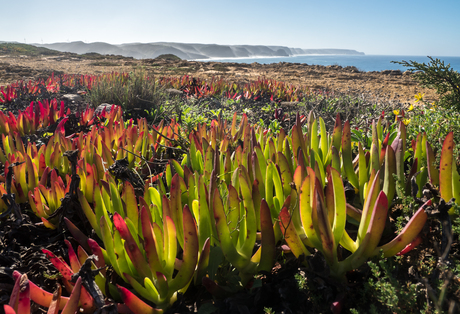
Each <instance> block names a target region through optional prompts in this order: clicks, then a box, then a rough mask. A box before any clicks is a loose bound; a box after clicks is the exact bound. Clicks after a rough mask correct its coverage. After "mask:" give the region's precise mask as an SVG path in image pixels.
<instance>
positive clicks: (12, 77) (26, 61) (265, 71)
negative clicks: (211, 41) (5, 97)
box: [0, 54, 437, 105]
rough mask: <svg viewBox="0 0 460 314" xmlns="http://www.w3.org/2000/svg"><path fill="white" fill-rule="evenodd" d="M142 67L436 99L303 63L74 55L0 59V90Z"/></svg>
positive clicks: (394, 75) (391, 80)
mask: <svg viewBox="0 0 460 314" xmlns="http://www.w3.org/2000/svg"><path fill="white" fill-rule="evenodd" d="M139 67H143V68H144V69H145V71H146V72H147V73H148V74H149V75H155V76H182V75H185V74H187V75H192V76H194V77H200V78H212V77H224V78H225V79H227V80H229V81H233V82H237V83H247V82H249V81H252V80H257V79H258V78H262V77H265V78H269V79H275V80H277V81H283V82H286V83H290V84H294V85H302V86H307V87H309V88H311V89H312V90H329V91H338V92H340V93H343V94H347V95H361V94H367V95H369V94H370V95H371V96H372V98H374V99H376V101H377V102H378V101H379V99H380V100H383V99H385V100H386V101H396V102H400V103H401V104H405V105H407V104H409V103H413V102H414V100H415V99H414V95H415V94H417V93H424V94H425V97H424V99H425V100H426V101H434V100H436V99H437V97H436V95H435V93H434V90H430V89H426V88H421V87H420V86H419V85H418V83H417V82H416V81H415V80H414V78H413V75H412V74H411V73H409V72H401V71H390V70H387V71H381V72H362V71H359V70H358V69H357V68H356V67H341V66H337V65H331V66H320V65H307V64H301V63H286V62H281V63H273V64H265V65H264V64H259V63H256V62H254V63H252V64H240V63H218V62H198V61H185V60H178V61H174V60H158V59H143V60H135V59H132V58H117V59H114V58H107V59H97V60H94V59H85V58H80V57H76V56H75V55H66V54H63V55H61V56H39V57H31V56H8V55H7V56H0V86H2V85H6V84H9V83H13V82H15V81H17V80H22V79H25V80H29V79H31V80H34V79H37V78H46V77H48V76H49V75H50V74H51V73H52V72H54V73H55V74H60V73H66V74H102V73H107V72H112V71H115V72H130V71H132V70H134V69H137V68H139Z"/></svg>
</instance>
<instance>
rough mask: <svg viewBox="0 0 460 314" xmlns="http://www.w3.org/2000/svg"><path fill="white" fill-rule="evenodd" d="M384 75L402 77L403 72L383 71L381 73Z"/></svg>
mask: <svg viewBox="0 0 460 314" xmlns="http://www.w3.org/2000/svg"><path fill="white" fill-rule="evenodd" d="M380 73H382V74H388V75H402V72H401V70H383V71H382V72H380Z"/></svg>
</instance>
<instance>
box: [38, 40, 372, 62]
mask: <svg viewBox="0 0 460 314" xmlns="http://www.w3.org/2000/svg"><path fill="white" fill-rule="evenodd" d="M32 45H34V46H37V47H45V48H49V49H53V50H57V51H61V52H73V53H77V54H85V53H90V52H96V53H99V54H103V55H121V56H125V57H133V58H136V59H151V58H156V57H158V56H160V55H164V54H173V55H176V56H178V57H179V58H181V59H185V60H194V59H216V58H251V57H289V56H297V55H308V54H338V55H364V53H363V52H359V51H356V50H351V49H302V48H289V47H284V46H260V45H257V46H256V45H215V44H185V43H169V42H156V43H128V44H120V45H112V44H108V43H104V42H94V43H84V42H82V41H74V42H65V43H53V44H32Z"/></svg>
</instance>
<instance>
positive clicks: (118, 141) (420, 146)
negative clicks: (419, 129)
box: [0, 73, 460, 313]
mask: <svg viewBox="0 0 460 314" xmlns="http://www.w3.org/2000/svg"><path fill="white" fill-rule="evenodd" d="M129 80H130V77H129V76H128V75H126V74H120V75H118V74H115V73H113V74H110V75H107V76H101V77H87V76H80V77H66V76H61V77H50V78H49V79H48V80H44V81H39V82H28V83H27V84H26V83H24V82H22V83H18V84H16V85H12V86H8V87H6V88H5V89H2V90H1V93H2V95H3V96H2V97H0V99H1V101H2V103H3V104H4V106H5V108H6V109H7V110H8V111H6V112H5V113H3V112H0V133H2V135H1V139H2V141H1V150H0V162H1V164H2V167H3V174H2V177H1V179H2V180H1V183H0V192H1V193H2V195H3V197H2V200H0V210H1V212H2V214H1V219H2V222H1V232H0V240H1V241H2V243H3V245H2V250H1V252H0V256H1V258H0V261H1V266H2V268H1V272H0V275H1V276H3V277H4V278H5V284H4V287H5V288H4V289H3V290H5V291H7V292H6V293H4V294H3V295H2V296H1V297H2V301H3V303H4V304H8V305H5V307H4V309H5V312H7V313H14V312H16V313H28V312H37V313H38V312H39V311H41V308H38V307H37V305H40V306H41V307H45V308H50V309H52V310H51V311H54V312H53V313H55V312H56V313H57V312H58V311H59V310H62V313H74V312H75V311H76V310H78V309H82V310H83V311H84V312H87V313H93V312H95V311H100V312H103V313H117V312H120V313H131V312H142V313H156V312H163V311H180V312H184V311H192V312H193V311H195V310H198V309H201V311H207V312H213V311H220V312H222V313H228V312H232V311H240V312H241V311H247V312H254V313H257V312H261V311H264V310H268V308H273V309H275V311H281V310H289V311H292V312H302V311H304V310H305V309H306V308H307V307H310V308H312V310H313V311H324V309H325V308H331V309H332V311H333V312H340V311H341V309H343V310H344V311H347V310H348V309H350V308H352V307H353V306H355V303H356V302H357V301H356V300H357V299H359V295H358V293H357V292H355V291H353V289H352V287H353V285H361V286H363V285H365V284H363V282H365V279H364V278H365V277H366V276H367V275H368V274H369V273H370V272H371V271H373V270H375V267H374V268H373V266H372V265H375V264H374V263H379V262H378V261H379V260H380V261H386V260H390V258H393V257H394V256H401V257H399V261H400V265H402V266H401V268H404V267H405V266H406V265H407V263H410V264H412V266H413V267H414V268H416V269H412V270H410V269H409V270H407V274H405V276H409V277H410V278H411V280H413V281H415V278H420V277H421V276H423V275H424V270H423V269H419V267H418V266H419V265H424V262H423V261H420V259H423V256H424V255H425V256H426V255H427V254H435V253H434V251H436V250H438V252H439V260H438V262H439V263H440V265H441V266H442V267H440V268H439V270H438V268H437V267H436V268H435V270H436V271H439V272H441V274H438V277H437V278H445V280H446V281H448V284H449V285H450V286H449V287H450V290H449V291H448V290H447V286H446V288H443V289H444V292H443V293H444V295H446V296H447V295H448V298H449V299H454V298H455V297H458V296H456V295H455V293H456V292H455V290H454V288H452V287H455V286H457V287H458V277H456V276H455V275H448V271H447V269H448V267H449V265H452V263H453V262H452V260H455V257H456V256H458V246H457V244H456V242H454V237H453V235H452V221H453V220H454V219H456V217H457V216H458V207H457V203H456V202H457V201H456V200H459V201H460V197H459V195H458V194H459V193H460V176H459V174H458V172H457V168H456V167H457V164H456V159H455V156H454V144H455V143H454V140H453V138H454V137H453V133H449V134H448V135H447V136H446V137H445V139H443V145H442V150H441V151H440V152H438V153H435V151H434V150H433V148H432V146H431V145H430V143H429V142H428V140H427V135H426V134H423V133H420V134H418V135H417V136H416V138H415V139H414V140H412V142H411V141H409V139H408V135H407V127H406V123H405V121H404V113H402V114H401V115H399V113H398V115H397V116H396V119H395V121H388V120H387V119H386V118H385V116H384V114H383V113H382V114H378V115H377V116H376V119H375V120H372V121H371V122H370V123H369V124H367V125H365V126H364V130H362V129H360V126H359V125H355V124H353V125H352V123H351V122H350V120H347V121H343V120H342V117H341V114H337V115H335V116H334V118H330V120H329V121H330V122H329V123H327V124H326V122H325V120H324V119H323V118H322V117H320V116H318V117H316V116H315V113H314V112H313V111H311V112H310V113H309V114H306V115H301V114H297V115H293V114H289V113H286V112H285V111H283V107H280V108H277V109H276V110H273V111H272V112H273V121H278V123H281V124H282V125H281V126H278V127H274V126H273V125H264V124H265V123H262V122H263V121H258V123H253V122H251V121H250V120H249V118H248V115H247V114H246V113H243V114H242V115H241V116H239V115H238V114H236V113H234V114H233V115H232V116H231V118H229V119H224V118H223V112H222V111H220V112H219V113H218V114H216V115H214V117H212V119H210V121H209V123H205V122H201V123H200V122H196V124H195V125H192V126H188V127H184V126H183V125H182V123H181V122H180V121H177V120H176V119H174V118H173V117H169V119H166V120H162V121H161V122H159V123H151V122H149V121H148V119H147V118H145V117H142V116H140V117H138V118H133V117H134V116H133V115H132V114H131V118H130V119H129V120H127V121H125V115H124V112H123V108H122V107H121V106H115V105H114V106H111V109H110V111H105V110H103V111H102V112H99V113H97V112H96V111H95V109H94V108H91V107H89V106H84V104H83V103H75V102H74V103H71V102H67V104H66V101H64V100H62V101H57V98H59V97H60V93H61V91H62V90H65V89H68V90H72V89H74V90H75V91H78V90H84V91H85V92H86V93H88V94H91V92H92V91H94V90H95V89H96V88H99V87H100V85H99V84H101V82H102V84H105V83H110V82H113V81H117V82H121V83H120V84H122V85H123V84H124V83H123V82H127V81H129ZM116 84H118V83H116ZM155 84H156V83H155ZM158 84H160V85H164V86H165V87H175V88H176V89H177V90H181V91H182V93H183V94H182V96H181V97H182V99H183V101H184V102H186V101H192V100H193V99H198V100H199V99H210V98H211V99H212V98H213V97H216V95H222V94H223V93H224V94H225V97H226V99H229V100H230V101H231V102H233V101H235V102H236V101H240V99H243V100H244V101H246V103H248V102H250V101H257V100H259V98H260V99H262V100H263V101H264V102H267V103H270V102H275V103H276V102H277V101H278V103H280V100H281V99H282V100H286V99H287V100H292V99H293V98H292V97H294V96H292V95H298V96H295V97H303V98H302V99H304V100H305V95H302V96H300V94H296V93H299V90H298V89H294V88H293V87H289V86H286V85H284V84H280V83H277V82H273V81H269V80H266V81H259V82H256V83H254V84H253V85H248V86H246V87H244V88H242V89H241V90H240V89H238V88H240V87H238V86H230V87H229V86H226V85H225V84H224V83H223V81H216V82H211V83H207V82H200V81H198V80H195V79H190V78H189V77H183V78H182V79H180V80H177V81H176V80H175V79H174V80H173V79H171V80H169V81H168V80H165V81H164V82H159V83H158ZM174 84H176V85H174ZM96 86H99V87H96ZM251 88H252V89H251ZM52 96H53V97H54V98H52V99H51V100H48V98H47V97H52ZM264 97H265V98H264ZM286 97H288V98H286ZM321 97H324V96H323V95H321ZM296 100H300V99H296ZM26 103H28V104H26ZM68 105H70V106H68ZM357 106H359V103H357ZM13 109H15V110H16V112H15V111H14V110H13ZM124 109H126V111H129V110H130V109H132V107H131V108H130V107H129V106H127V105H126V104H125V108H124ZM343 115H345V113H344V114H343ZM255 121H257V120H255ZM327 125H329V126H330V127H328V126H327ZM328 131H329V132H328ZM360 131H361V132H360ZM363 135H365V136H366V138H367V140H364V139H363V138H362V136H363ZM437 158H438V159H439V158H440V160H439V161H437V160H438V159H437ZM405 257H407V259H408V260H409V262H403V261H401V260H402V259H404V258H405ZM414 259H415V261H414V262H412V261H411V260H414ZM51 265H53V266H51ZM382 265H387V264H382ZM382 267H383V266H382ZM446 267H447V268H446ZM56 270H57V271H56ZM443 276H445V277H443ZM449 276H450V277H449ZM398 279H399V278H398ZM425 280H426V287H429V286H430V283H429V282H428V280H427V279H425ZM57 282H59V283H60V284H61V285H62V287H63V288H61V286H59V287H58V288H56V283H57ZM420 282H425V281H423V278H422V279H420ZM314 289H319V290H316V291H315V290H314ZM426 289H428V288H426ZM53 291H54V295H53ZM318 291H319V292H318ZM323 291H324V293H323ZM321 294H323V298H324V301H325V302H323V304H322V305H321V302H318V300H315V298H317V297H318V295H321ZM267 296H272V297H273V298H277V300H280V302H278V303H275V302H271V301H270V300H269V299H268V298H267ZM294 296H297V297H298V298H297V299H294ZM302 297H303V299H302ZM299 299H300V300H299ZM249 300H252V301H249ZM30 301H33V302H32V303H31V302H30ZM433 302H434V301H433ZM31 304H32V309H31V308H30V306H31ZM451 304H452V302H451ZM401 306H403V305H401ZM436 306H441V307H442V304H441V305H439V304H436V305H435V307H436Z"/></svg>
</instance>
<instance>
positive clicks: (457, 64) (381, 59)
mask: <svg viewBox="0 0 460 314" xmlns="http://www.w3.org/2000/svg"><path fill="white" fill-rule="evenodd" d="M432 57H433V58H438V59H440V60H442V61H444V63H445V64H446V65H447V64H449V63H450V67H451V68H453V69H454V70H456V71H460V57H437V56H432ZM402 60H405V61H409V60H412V61H417V62H420V63H421V62H425V63H428V62H429V61H430V59H428V57H426V56H387V55H297V56H292V57H268V58H267V57H262V58H258V57H253V58H229V59H205V60H200V61H213V62H236V63H253V62H258V63H261V64H271V63H279V62H289V63H306V64H309V65H340V66H342V67H346V66H355V67H356V68H357V69H358V70H360V71H365V72H369V71H383V70H401V71H406V70H407V68H406V67H404V66H402V65H400V64H395V63H391V61H402Z"/></svg>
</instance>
